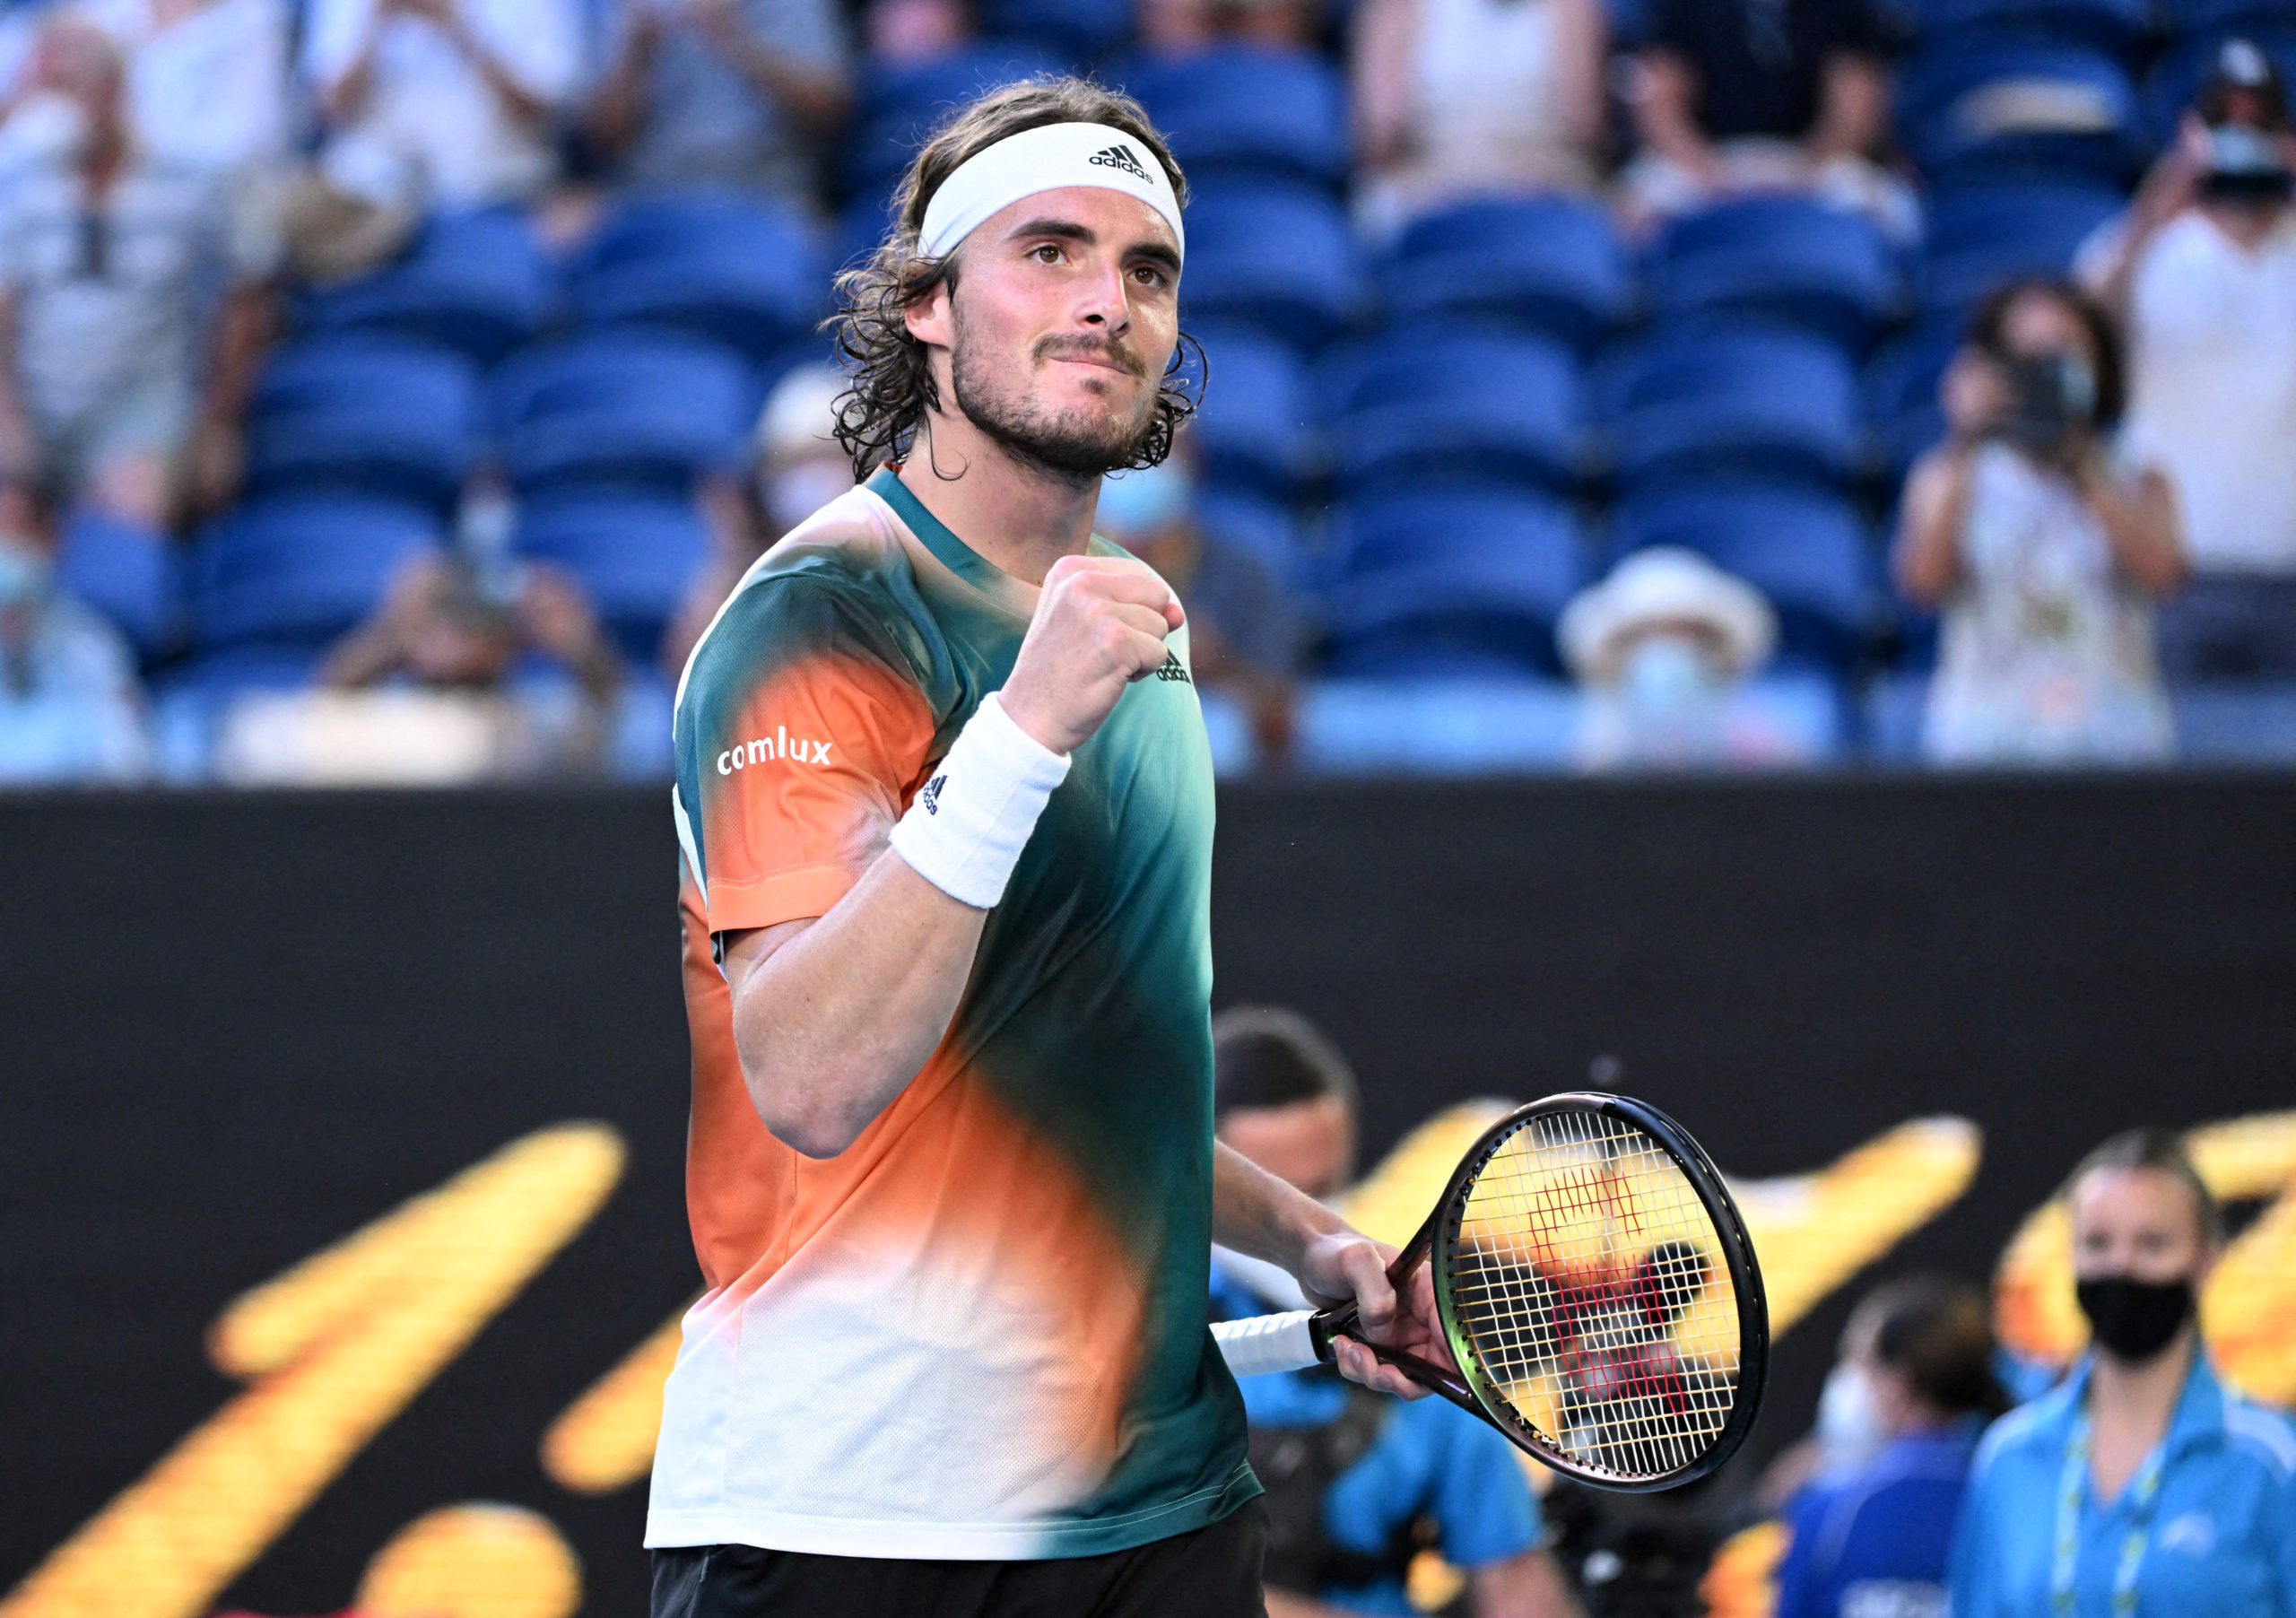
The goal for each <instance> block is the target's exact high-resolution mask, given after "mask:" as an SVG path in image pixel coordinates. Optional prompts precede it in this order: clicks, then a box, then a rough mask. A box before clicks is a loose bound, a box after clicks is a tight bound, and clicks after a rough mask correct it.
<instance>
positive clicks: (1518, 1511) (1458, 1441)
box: [1413, 1399, 1546, 1568]
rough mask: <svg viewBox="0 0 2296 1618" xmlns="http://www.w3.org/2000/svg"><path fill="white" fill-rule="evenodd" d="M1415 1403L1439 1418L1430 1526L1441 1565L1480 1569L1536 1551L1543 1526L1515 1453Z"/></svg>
mask: <svg viewBox="0 0 2296 1618" xmlns="http://www.w3.org/2000/svg"><path fill="white" fill-rule="evenodd" d="M1420 1403H1421V1405H1423V1406H1425V1407H1426V1409H1427V1411H1428V1414H1429V1416H1430V1417H1433V1416H1437V1415H1439V1416H1441V1417H1442V1418H1444V1427H1443V1433H1444V1437H1445V1439H1446V1440H1447V1448H1448V1453H1447V1454H1446V1456H1445V1457H1444V1461H1443V1466H1442V1469H1441V1471H1440V1473H1439V1474H1438V1476H1437V1478H1436V1480H1435V1520H1436V1523H1437V1525H1438V1526H1439V1527H1440V1528H1441V1530H1442V1544H1443V1556H1444V1559H1445V1560H1446V1561H1451V1562H1454V1563H1456V1564H1457V1565H1458V1566H1460V1567H1463V1568H1483V1567H1489V1566H1490V1565H1491V1564H1492V1563H1493V1562H1499V1561H1506V1560H1507V1559H1508V1558H1509V1557H1512V1556H1520V1555H1521V1554H1522V1553H1524V1552H1526V1551H1533V1550H1536V1549H1537V1548H1538V1547H1539V1545H1540V1544H1542V1543H1543V1542H1544V1539H1545V1537H1546V1526H1545V1524H1544V1521H1542V1520H1541V1518H1540V1516H1539V1502H1538V1497H1537V1496H1536V1495H1535V1494H1533V1493H1532V1492H1531V1480H1530V1479H1529V1478H1528V1477H1526V1476H1525V1475H1524V1473H1523V1464H1522V1462H1521V1460H1520V1459H1519V1458H1518V1456H1517V1453H1516V1449H1515V1447H1514V1446H1513V1445H1512V1444H1510V1443H1509V1442H1508V1441H1507V1440H1505V1439H1504V1438H1501V1437H1500V1435H1499V1434H1498V1433H1496V1432H1494V1431H1492V1430H1491V1429H1490V1428H1488V1427H1486V1426H1484V1425H1483V1423H1482V1422H1478V1421H1475V1420H1474V1418H1472V1417H1470V1416H1467V1415H1465V1414H1462V1413H1460V1412H1458V1411H1457V1410H1453V1409H1451V1408H1450V1407H1449V1406H1448V1405H1439V1404H1438V1403H1437V1401H1435V1400H1433V1399H1425V1400H1422V1401H1421V1402H1420ZM1413 1414H1417V1412H1416V1410H1414V1411H1413Z"/></svg>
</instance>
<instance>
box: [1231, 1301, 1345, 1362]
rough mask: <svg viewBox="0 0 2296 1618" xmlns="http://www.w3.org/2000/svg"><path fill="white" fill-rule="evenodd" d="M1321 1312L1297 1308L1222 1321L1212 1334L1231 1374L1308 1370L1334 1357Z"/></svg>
mask: <svg viewBox="0 0 2296 1618" xmlns="http://www.w3.org/2000/svg"><path fill="white" fill-rule="evenodd" d="M1321 1312H1322V1311H1320V1310H1318V1309H1293V1310H1291V1313H1289V1314H1284V1315H1255V1316H1253V1317H1252V1318H1250V1319H1248V1320H1222V1321H1221V1322H1219V1323H1218V1324H1217V1325H1215V1326H1213V1328H1212V1335H1213V1340H1214V1341H1215V1342H1217V1343H1218V1344H1220V1357H1221V1358H1222V1359H1223V1360H1225V1361H1228V1370H1229V1371H1230V1373H1231V1375H1234V1376H1239V1377H1264V1376H1267V1375H1269V1374H1270V1373H1272V1372H1274V1371H1279V1370H1307V1369H1308V1368H1309V1366H1311V1365H1320V1364H1322V1363H1323V1362H1324V1361H1326V1360H1329V1359H1330V1358H1331V1346H1330V1338H1329V1337H1328V1336H1327V1335H1326V1333H1325V1332H1324V1331H1323V1330H1322V1328H1321V1323H1320V1322H1319V1321H1318V1319H1317V1316H1318V1314H1320V1313H1321Z"/></svg>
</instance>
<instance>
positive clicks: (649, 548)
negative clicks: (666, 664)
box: [510, 489, 709, 664]
mask: <svg viewBox="0 0 2296 1618" xmlns="http://www.w3.org/2000/svg"><path fill="white" fill-rule="evenodd" d="M510 548H511V550H512V551H513V552H515V553H516V554H517V555H519V556H523V557H526V558H529V559H530V560H533V561H544V562H548V563H550V564H551V565H552V566H553V567H556V568H560V569H562V570H564V571H566V572H568V573H570V574H571V575H572V576H573V577H574V578H577V579H578V580H579V581H580V582H581V585H582V587H583V588H584V589H585V590H587V592H588V593H589V596H590V604H591V605H592V606H594V607H595V608H596V610H597V613H598V618H599V621H600V622H602V623H603V624H604V626H605V628H606V631H607V632H608V633H610V634H611V635H613V638H614V639H615V641H616V642H617V644H619V645H620V646H621V648H622V650H623V652H624V653H625V654H627V655H628V656H629V657H631V660H632V661H634V662H638V663H641V664H650V663H651V662H652V661H653V660H654V657H655V655H656V653H657V650H658V649H659V648H660V646H661V642H662V631H663V629H664V627H665V626H666V625H667V624H668V622H669V621H670V619H671V618H672V617H673V616H674V614H675V613H676V612H677V610H678V607H679V605H681V604H682V603H683V601H684V599H685V592H686V587H688V586H689V585H691V583H692V582H693V578H694V576H695V575H696V574H697V573H698V572H700V570H701V567H702V564H703V563H704V562H705V561H708V560H709V525H708V524H707V523H705V522H704V521H703V520H702V518H701V513H700V511H699V510H697V509H695V508H694V504H693V502H692V501H691V500H681V499H677V498H675V497H673V496H667V495H661V494H654V493H648V492H645V491H630V490H620V489H564V490H557V491H552V492H551V493H548V494H544V495H539V496H537V497H535V499H533V500H527V501H526V502H525V504H524V505H523V506H522V507H521V508H520V509H519V512H518V521H517V527H516V528H515V529H514V530H513V531H512V533H511V536H510Z"/></svg>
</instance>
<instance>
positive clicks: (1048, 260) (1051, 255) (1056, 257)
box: [1029, 241, 1061, 264]
mask: <svg viewBox="0 0 2296 1618" xmlns="http://www.w3.org/2000/svg"><path fill="white" fill-rule="evenodd" d="M1029 257H1031V258H1033V259H1035V260H1036V261H1037V262H1038V263H1039V264H1058V263H1059V262H1060V258H1061V253H1060V244H1059V243H1057V242H1051V241H1045V242H1039V243H1038V244H1037V245H1036V246H1035V247H1033V248H1030V249H1029Z"/></svg>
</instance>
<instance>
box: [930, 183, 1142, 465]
mask: <svg viewBox="0 0 2296 1618" xmlns="http://www.w3.org/2000/svg"><path fill="white" fill-rule="evenodd" d="M956 283H957V284H956V289H955V291H954V292H953V294H952V293H950V292H948V291H945V290H944V291H943V292H941V293H939V294H937V295H936V296H935V299H934V300H932V301H931V303H929V304H928V305H926V307H925V308H924V309H921V310H920V311H918V313H916V314H913V315H912V316H911V317H910V319H909V329H910V330H911V331H912V332H913V333H915V334H916V335H918V337H919V338H921V339H922V340H923V341H925V342H926V343H929V344H936V345H945V346H946V347H947V348H948V349H949V351H950V360H949V383H948V386H949V387H950V391H951V392H952V394H953V396H954V400H955V404H956V406H957V408H958V409H960V410H961V411H962V412H963V413H965V415H966V416H967V417H969V418H970V420H971V421H972V422H973V423H974V424H975V425H976V426H978V427H979V428H980V430H981V431H983V432H985V433H987V435H988V436H989V437H990V438H992V439H996V441H997V442H998V443H1000V444H1002V445H1004V446H1005V448H1007V449H1009V450H1011V451H1013V453H1014V454H1015V455H1017V456H1019V457H1022V458H1023V459H1026V460H1030V461H1033V462H1036V463H1038V464H1039V465H1044V466H1047V467H1049V468H1051V469H1053V470H1055V471H1057V472H1062V473H1065V474H1071V475H1074V476H1086V475H1090V476H1095V477H1096V476H1098V475H1099V474H1101V473H1103V472H1106V471H1108V470H1109V469H1110V468H1112V467H1115V466H1120V465H1125V464H1126V462H1128V461H1129V460H1130V459H1131V458H1132V456H1133V452H1134V448H1135V446H1136V445H1137V444H1138V443H1139V442H1140V440H1141V439H1142V438H1143V437H1144V435H1145V434H1146V432H1147V431H1148V429H1149V427H1150V426H1151V425H1152V422H1153V421H1154V417H1155V408H1156V395H1157V389H1158V387H1159V386H1160V385H1161V379H1162V377H1163V374H1164V369H1165V367H1166V366H1167V365H1168V364H1169V363H1170V361H1171V357H1172V350H1173V347H1174V345H1175V344H1177V343H1178V339H1179V255H1178V245H1177V243H1176V242H1175V240H1174V239H1173V236H1172V231H1171V227H1170V225H1168V224H1166V223H1165V222H1164V220H1163V216H1162V215H1161V214H1160V213H1157V212H1156V211H1155V210H1154V209H1153V208H1151V207H1150V206H1149V205H1148V204H1145V203H1144V202H1142V201H1140V200H1139V199H1138V198H1137V197H1135V196H1127V195H1126V194H1125V193H1123V192H1121V191H1108V190H1103V189H1101V188H1100V187H1095V186H1074V187H1063V188H1061V189H1059V190H1056V191H1044V192H1039V193H1038V194H1037V195H1036V196H1030V197H1024V198H1022V200H1021V201H1019V202H1017V203H1014V204H1013V205H1012V206H1011V207H1008V208H1006V209H1005V210H1004V212H1002V213H996V214H994V215H992V216H991V217H990V218H989V219H988V221H987V222H986V223H984V224H983V225H982V226H981V227H980V228H979V229H978V230H977V231H974V232H973V233H972V234H971V235H970V236H969V237H967V238H966V239H965V243H964V246H963V248H961V251H960V255H959V257H958V263H957V275H956Z"/></svg>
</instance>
